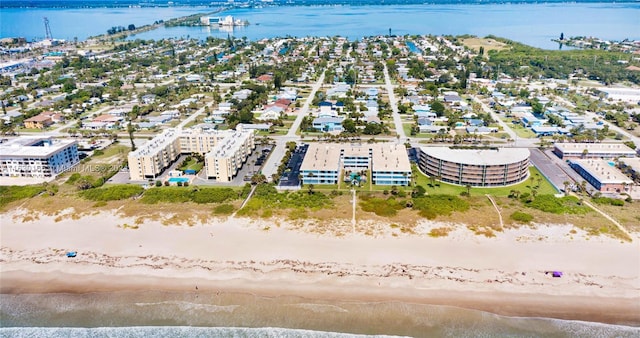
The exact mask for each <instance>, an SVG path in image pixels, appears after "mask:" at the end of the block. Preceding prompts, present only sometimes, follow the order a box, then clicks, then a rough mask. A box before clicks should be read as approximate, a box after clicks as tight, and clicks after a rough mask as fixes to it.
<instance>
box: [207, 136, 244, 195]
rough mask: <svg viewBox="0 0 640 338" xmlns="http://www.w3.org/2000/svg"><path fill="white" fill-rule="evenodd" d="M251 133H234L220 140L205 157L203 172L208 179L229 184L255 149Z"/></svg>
mask: <svg viewBox="0 0 640 338" xmlns="http://www.w3.org/2000/svg"><path fill="white" fill-rule="evenodd" d="M254 142H255V140H254V137H253V132H252V131H242V130H240V131H234V132H233V133H232V134H230V135H229V136H227V137H225V138H224V139H222V140H220V141H219V142H218V144H217V145H216V146H215V147H214V148H213V149H212V150H211V152H209V153H208V154H207V155H206V156H205V170H206V171H205V172H206V174H207V177H208V178H210V179H214V178H215V179H216V180H217V181H218V182H230V181H231V180H232V179H233V177H234V176H235V175H236V173H237V172H238V170H239V169H240V168H242V164H243V163H244V162H245V161H246V160H247V157H249V155H251V151H252V150H253V149H254V148H255V143H254Z"/></svg>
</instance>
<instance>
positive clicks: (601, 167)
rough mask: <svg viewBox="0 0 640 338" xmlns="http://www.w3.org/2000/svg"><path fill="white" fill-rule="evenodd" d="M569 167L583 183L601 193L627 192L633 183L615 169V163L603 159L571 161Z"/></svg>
mask: <svg viewBox="0 0 640 338" xmlns="http://www.w3.org/2000/svg"><path fill="white" fill-rule="evenodd" d="M570 165H571V168H573V170H575V171H576V172H577V173H578V174H580V176H582V178H584V179H585V181H587V182H589V184H591V185H592V186H594V187H595V188H596V189H598V190H599V191H601V192H617V193H621V192H627V191H629V189H630V188H631V186H632V185H633V181H632V180H631V179H630V178H629V177H627V176H626V175H625V174H623V173H622V172H621V171H620V169H618V168H616V167H615V163H613V162H610V161H607V160H603V159H573V160H570Z"/></svg>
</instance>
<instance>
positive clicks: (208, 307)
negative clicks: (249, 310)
mask: <svg viewBox="0 0 640 338" xmlns="http://www.w3.org/2000/svg"><path fill="white" fill-rule="evenodd" d="M135 305H136V306H158V305H161V306H162V305H175V306H177V307H178V308H179V309H180V311H190V310H204V311H206V312H212V313H215V312H227V313H231V312H233V311H234V310H235V309H236V308H238V307H239V306H240V305H214V304H201V303H192V302H184V301H175V300H174V301H164V302H152V303H135Z"/></svg>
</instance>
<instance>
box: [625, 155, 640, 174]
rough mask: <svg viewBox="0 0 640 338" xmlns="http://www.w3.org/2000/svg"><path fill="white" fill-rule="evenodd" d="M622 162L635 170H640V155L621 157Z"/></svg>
mask: <svg viewBox="0 0 640 338" xmlns="http://www.w3.org/2000/svg"><path fill="white" fill-rule="evenodd" d="M620 162H622V163H624V164H625V165H626V166H629V167H631V169H633V171H636V172H640V158H639V157H623V158H621V159H620Z"/></svg>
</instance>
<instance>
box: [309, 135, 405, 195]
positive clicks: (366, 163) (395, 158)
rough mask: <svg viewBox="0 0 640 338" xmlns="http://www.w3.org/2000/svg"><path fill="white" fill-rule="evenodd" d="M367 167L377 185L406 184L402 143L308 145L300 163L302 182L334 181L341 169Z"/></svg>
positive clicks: (322, 182) (356, 169)
mask: <svg viewBox="0 0 640 338" xmlns="http://www.w3.org/2000/svg"><path fill="white" fill-rule="evenodd" d="M359 170H371V180H372V183H373V184H378V185H404V186H406V185H409V182H410V181H411V163H410V162H409V156H408V154H407V149H406V148H405V146H404V145H398V144H391V143H374V144H358V145H354V144H351V145H349V144H335V143H331V144H318V143H313V144H310V145H309V148H308V149H307V153H306V155H305V157H304V160H303V161H302V165H301V166H300V173H301V175H302V182H303V184H337V183H338V180H339V179H340V175H341V172H342V171H359Z"/></svg>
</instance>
